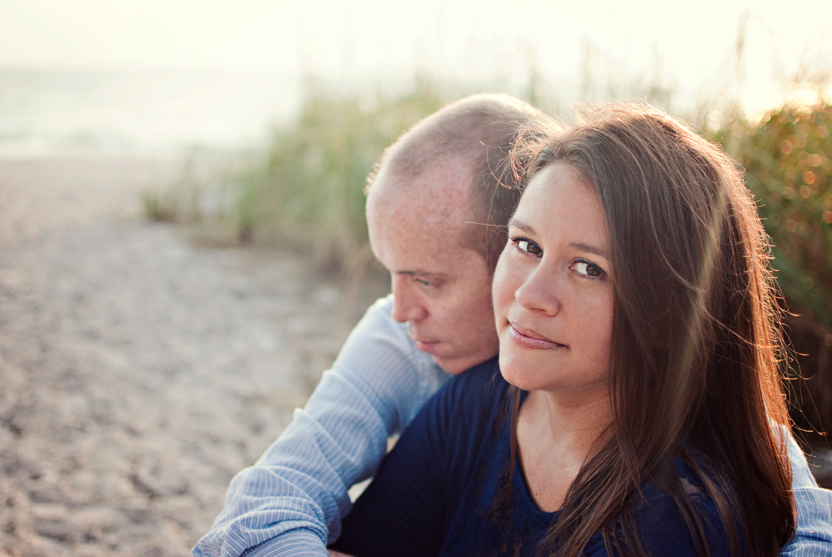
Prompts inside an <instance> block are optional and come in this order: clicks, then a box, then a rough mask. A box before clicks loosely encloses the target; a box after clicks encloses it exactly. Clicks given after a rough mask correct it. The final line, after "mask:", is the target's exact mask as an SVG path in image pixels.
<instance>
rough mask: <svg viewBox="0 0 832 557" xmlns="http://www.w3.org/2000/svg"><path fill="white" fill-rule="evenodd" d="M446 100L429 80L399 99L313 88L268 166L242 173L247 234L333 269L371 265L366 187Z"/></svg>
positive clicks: (241, 212)
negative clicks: (397, 145) (393, 150)
mask: <svg viewBox="0 0 832 557" xmlns="http://www.w3.org/2000/svg"><path fill="white" fill-rule="evenodd" d="M446 100H447V99H445V98H443V97H442V96H441V95H440V94H439V92H438V91H437V89H436V88H435V87H434V86H433V85H432V84H431V83H430V82H428V81H426V80H418V81H417V84H416V86H415V88H414V90H413V91H411V92H408V93H405V94H402V95H400V96H397V97H394V98H387V97H384V96H382V95H380V94H377V95H375V96H373V97H370V98H366V97H361V96H359V95H349V94H342V95H338V94H334V93H332V91H327V90H325V89H323V88H320V87H318V88H314V87H313V89H312V90H311V91H310V93H309V94H308V95H307V96H306V101H305V103H304V105H303V107H302V109H301V113H300V115H299V116H298V118H297V120H296V121H295V123H294V124H292V125H291V126H288V127H286V128H283V129H279V130H277V131H276V132H275V133H274V136H273V139H272V143H271V145H270V147H269V149H268V151H267V153H266V155H265V157H263V159H262V160H260V161H259V162H258V163H256V164H254V165H252V166H250V167H249V168H247V169H244V170H243V171H242V172H240V173H239V174H238V175H237V179H238V180H237V183H238V184H239V191H238V194H237V203H236V210H235V213H234V218H235V220H236V224H237V227H238V230H239V232H240V236H241V237H242V238H244V239H253V240H255V241H260V242H272V241H274V240H276V239H277V240H281V241H283V242H292V243H293V244H295V245H296V246H298V247H299V248H303V249H309V250H311V252H312V253H313V254H314V256H315V257H316V258H317V260H318V261H319V262H321V263H323V264H325V265H327V266H341V265H342V264H343V263H344V262H349V263H351V264H352V263H354V262H355V260H356V258H357V259H360V260H364V259H369V258H370V254H369V250H368V249H367V231H366V226H365V221H364V185H365V183H366V180H367V176H368V174H369V173H370V172H371V171H372V169H373V165H374V164H375V163H376V162H377V161H378V160H379V158H380V157H381V154H382V153H383V152H384V149H385V148H386V147H387V146H388V145H390V144H391V143H392V142H393V141H394V140H395V139H396V138H397V137H398V136H399V135H400V134H401V133H402V132H403V131H404V130H406V129H407V128H408V127H410V126H411V125H412V124H414V123H416V122H417V121H418V120H420V119H421V118H423V117H424V116H426V115H428V114H430V113H432V112H435V111H436V110H438V109H439V108H440V107H441V106H442V105H443V104H444V103H445V102H446Z"/></svg>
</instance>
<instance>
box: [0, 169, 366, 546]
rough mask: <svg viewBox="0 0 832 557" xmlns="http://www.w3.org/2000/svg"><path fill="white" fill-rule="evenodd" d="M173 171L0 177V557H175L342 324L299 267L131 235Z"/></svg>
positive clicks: (167, 235) (147, 232)
mask: <svg viewBox="0 0 832 557" xmlns="http://www.w3.org/2000/svg"><path fill="white" fill-rule="evenodd" d="M178 169H179V163H176V162H164V161H155V160H137V159H77V158H76V159H60V158H53V159H30V160H25V159H20V160H10V159H6V160H0V200H2V202H0V369H2V379H3V380H2V382H0V468H1V469H2V473H0V554H4V555H11V556H49V557H53V556H69V555H72V556H104V555H106V556H131V557H135V556H157V557H162V556H169V555H170V556H173V555H178V556H182V555H189V554H190V548H191V546H192V545H193V544H194V543H195V542H196V540H197V539H198V538H199V536H200V535H202V534H203V533H204V532H205V531H207V529H208V528H209V526H210V524H211V522H212V520H213V518H214V517H215V516H216V514H217V513H218V512H219V510H220V508H221V506H222V500H223V496H224V493H225V489H226V487H227V485H228V482H229V480H230V478H231V477H232V475H233V474H234V473H235V472H237V471H238V470H240V469H241V468H243V467H244V466H246V465H248V464H250V463H252V462H253V461H254V460H255V459H256V458H257V457H258V456H259V455H260V453H261V452H262V451H263V450H264V449H265V448H266V447H267V446H268V444H269V443H270V442H271V441H272V440H273V439H274V438H275V437H276V436H277V435H278V434H279V433H280V431H281V430H282V429H283V427H285V425H286V424H287V423H288V421H289V420H290V418H291V411H292V409H293V408H295V407H297V406H299V405H302V404H303V403H304V401H305V400H306V398H307V397H308V395H309V393H310V392H311V390H312V388H313V387H314V385H315V384H316V383H317V381H318V378H319V377H320V374H321V372H322V371H323V370H324V369H325V368H326V367H327V366H328V365H329V364H330V363H331V361H332V359H333V358H334V356H335V354H336V353H337V350H338V348H339V347H340V345H341V343H342V342H343V339H344V338H345V336H346V333H347V332H348V331H349V329H350V327H351V326H352V323H353V322H354V320H355V318H356V307H355V305H353V306H352V308H351V310H349V311H347V310H344V308H343V303H342V302H341V295H340V292H339V289H338V288H337V287H336V286H335V285H334V284H333V283H332V282H330V281H327V280H325V279H323V278H321V277H318V276H316V272H315V269H314V268H312V267H311V265H310V263H309V262H308V260H306V259H304V258H302V257H300V256H299V255H297V254H294V253H291V252H288V251H286V252H281V251H266V250H254V249H240V248H235V249H210V248H204V247H198V246H197V245H195V244H194V243H193V242H189V241H187V239H185V238H183V233H182V230H181V229H178V228H177V227H174V226H171V225H165V224H153V223H148V222H146V221H144V220H143V219H142V218H141V214H140V201H139V193H138V192H139V191H141V190H142V188H145V187H147V186H148V185H152V184H157V183H160V181H161V182H162V183H163V182H164V181H165V180H169V179H170V177H171V176H173V175H174V173H175V172H177V171H178ZM363 302H364V301H363V300H362V302H361V303H363Z"/></svg>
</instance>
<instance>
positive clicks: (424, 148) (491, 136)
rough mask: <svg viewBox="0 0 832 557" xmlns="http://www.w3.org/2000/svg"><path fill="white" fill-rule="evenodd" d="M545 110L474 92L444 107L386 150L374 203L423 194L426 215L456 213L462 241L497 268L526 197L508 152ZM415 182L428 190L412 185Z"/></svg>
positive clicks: (373, 182)
mask: <svg viewBox="0 0 832 557" xmlns="http://www.w3.org/2000/svg"><path fill="white" fill-rule="evenodd" d="M541 115H542V113H541V112H540V111H538V110H537V109H535V108H533V107H532V106H530V105H528V104H526V103H524V102H523V101H520V100H518V99H515V98H513V97H510V96H508V95H474V96H470V97H466V98H464V99H462V100H459V101H457V102H454V103H452V104H450V105H448V106H446V107H444V108H443V109H441V110H439V111H438V112H436V113H434V114H432V115H431V116H428V117H427V118H425V119H423V120H422V121H420V122H419V123H418V124H416V125H415V126H414V127H413V128H411V129H410V130H409V131H408V132H407V133H405V134H404V135H403V136H401V137H400V138H399V139H398V140H397V141H396V142H395V143H394V144H393V145H392V146H391V147H390V148H388V149H387V151H386V152H385V154H384V157H383V158H382V160H381V164H380V169H379V172H378V174H377V175H376V176H375V177H371V181H370V185H369V186H368V195H370V198H371V199H370V201H371V202H380V201H383V200H385V199H386V200H388V201H389V200H392V199H391V197H389V196H394V197H398V194H403V195H404V196H405V197H408V198H410V199H411V200H413V199H418V196H419V195H421V196H422V198H423V199H422V203H419V204H418V206H419V207H421V208H423V209H424V210H425V211H427V212H426V213H425V217H426V219H428V220H432V218H434V217H435V218H453V219H457V222H458V225H459V227H461V228H458V227H455V226H454V225H453V223H452V222H449V221H448V220H445V223H446V226H449V229H453V230H455V231H461V235H460V237H459V238H458V241H459V243H460V245H462V246H463V247H467V248H470V249H472V250H474V251H476V252H477V253H479V254H480V255H482V257H483V258H485V260H486V264H487V267H488V269H489V270H490V271H493V270H494V266H495V265H496V264H497V258H498V257H499V254H500V251H501V250H502V248H503V245H504V244H505V240H506V238H505V234H506V232H505V226H506V224H507V223H508V219H509V218H510V217H511V214H512V212H513V211H514V208H515V207H516V205H517V201H518V200H519V193H518V192H517V190H516V189H513V188H511V186H513V185H514V184H513V178H514V177H513V174H512V173H511V172H507V171H506V163H507V155H508V152H509V150H510V149H511V146H512V144H513V142H514V139H515V138H516V136H517V132H518V131H519V130H520V129H521V128H522V127H523V126H524V125H525V124H526V123H528V122H529V120H534V119H537V118H539V117H540V116H541ZM382 178H383V179H382ZM501 183H502V184H504V185H505V186H509V187H503V186H502V185H501ZM416 187H420V188H425V187H427V189H423V190H422V191H420V192H414V191H408V190H412V189H413V188H416ZM374 190H375V191H374ZM382 190H383V191H382ZM373 198H374V199H373ZM460 202H461V203H460ZM419 207H414V210H417V209H418V208H419ZM459 211H463V212H461V213H460V212H459ZM460 217H461V218H460ZM463 223H472V224H465V225H464V226H463Z"/></svg>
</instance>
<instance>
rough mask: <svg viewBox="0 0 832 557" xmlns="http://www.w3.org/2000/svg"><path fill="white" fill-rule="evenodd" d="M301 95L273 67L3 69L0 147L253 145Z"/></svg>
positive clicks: (88, 152) (159, 149) (58, 151)
mask: <svg viewBox="0 0 832 557" xmlns="http://www.w3.org/2000/svg"><path fill="white" fill-rule="evenodd" d="M299 103H300V84H299V79H298V78H296V77H289V76H281V75H274V74H254V73H208V72H176V71H149V70H148V71H138V70H137V71H43V70H0V157H39V156H53V155H82V156H104V155H140V156H161V157H168V156H171V157H176V156H179V155H181V154H182V153H183V152H185V151H187V150H191V149H194V148H202V149H218V150H238V149H246V148H249V147H256V146H257V145H262V144H263V142H264V141H265V139H266V137H267V136H268V133H269V131H270V130H271V129H272V128H273V127H274V126H276V125H279V124H280V123H281V122H285V121H286V120H287V119H289V118H291V117H292V116H293V115H294V114H295V113H296V112H297V110H298V107H299Z"/></svg>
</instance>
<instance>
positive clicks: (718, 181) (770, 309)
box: [513, 105, 795, 556]
mask: <svg viewBox="0 0 832 557" xmlns="http://www.w3.org/2000/svg"><path fill="white" fill-rule="evenodd" d="M545 128H546V126H545V124H543V125H539V126H538V127H536V128H534V129H532V130H530V132H529V133H528V134H527V135H526V137H527V139H526V140H525V141H524V142H523V143H522V144H521V145H520V146H518V148H517V149H515V152H514V153H513V161H514V164H515V165H516V166H517V167H519V168H523V171H524V172H525V173H526V176H525V178H526V180H528V179H529V178H531V177H532V176H533V175H534V174H536V173H537V172H539V171H540V170H541V169H543V168H545V167H546V166H548V165H550V164H553V163H555V162H564V163H567V164H569V165H571V166H572V167H573V168H575V169H577V170H578V171H580V172H581V173H583V175H584V176H585V177H586V179H587V183H589V184H591V185H592V187H593V188H594V191H595V192H596V194H597V195H598V198H599V200H600V203H601V205H602V207H603V210H604V213H605V216H606V219H607V226H608V230H609V234H610V248H611V249H610V251H611V257H612V264H613V268H614V269H615V273H614V277H613V281H614V282H613V284H614V289H615V302H614V316H613V339H612V349H611V363H610V370H611V372H610V373H611V381H610V390H611V398H612V400H613V415H614V422H613V425H612V428H613V432H614V433H613V437H612V439H611V441H610V442H609V443H607V444H606V445H605V446H604V447H603V448H602V449H601V450H600V452H599V453H597V454H596V455H595V456H594V457H593V458H591V459H590V460H588V461H587V462H586V463H585V464H584V466H583V467H582V469H581V471H580V472H579V473H578V475H577V477H576V479H575V481H574V482H573V484H572V486H571V487H570V489H569V492H568V493H567V496H566V499H565V502H564V505H563V510H562V513H561V515H560V517H559V519H558V521H557V523H556V524H555V525H554V526H553V527H552V528H551V529H550V530H549V532H548V533H547V535H546V537H545V539H544V541H543V542H542V546H541V551H542V552H545V553H546V554H557V555H569V556H571V555H577V554H580V553H581V552H582V551H583V549H584V547H585V546H586V544H587V542H588V541H589V539H590V538H591V537H592V535H593V534H595V533H596V532H598V531H599V530H600V531H601V532H602V533H603V536H604V541H605V544H606V545H607V548H608V550H611V552H612V550H618V551H622V550H625V551H626V553H627V554H642V553H643V550H642V547H641V544H640V542H639V537H638V533H637V532H636V527H635V524H634V522H633V520H632V517H631V516H630V512H629V511H628V509H629V508H632V504H633V503H634V501H635V497H636V495H637V493H638V492H639V487H640V486H641V485H642V484H643V483H644V482H645V481H647V480H653V481H656V482H658V483H659V485H660V486H662V487H663V488H664V489H666V490H667V491H668V492H669V493H670V494H671V496H672V497H673V498H674V500H675V501H676V503H677V505H678V506H679V508H680V511H681V512H682V515H683V516H684V517H685V520H686V522H687V524H688V527H689V528H690V530H691V534H692V536H693V539H694V540H695V543H697V544H698V546H699V547H698V551H699V553H700V554H707V546H706V543H705V539H704V535H703V531H704V530H703V528H702V525H701V524H700V522H699V521H698V519H697V517H696V514H695V512H694V506H693V503H692V501H691V498H690V494H689V493H687V492H686V489H685V486H683V485H682V484H681V482H680V481H679V478H678V475H677V474H676V472H675V467H674V462H675V459H677V458H681V459H682V460H683V461H684V462H685V463H686V464H687V465H688V466H689V467H690V469H691V470H692V471H693V472H694V474H695V475H696V476H697V477H698V478H699V479H700V480H701V482H702V484H703V486H704V489H705V491H706V492H707V495H708V496H709V497H710V498H711V499H712V500H713V501H714V503H715V505H716V507H717V509H718V511H719V514H720V517H721V521H722V523H723V525H724V527H725V530H726V532H727V533H728V536H729V541H730V544H731V548H732V554H734V555H739V554H740V553H741V550H740V548H741V545H742V547H744V549H745V552H747V553H748V554H750V555H776V554H777V553H778V552H779V548H780V546H781V545H783V544H784V543H785V542H786V541H787V540H788V539H789V538H790V537H791V536H792V535H793V532H794V521H795V518H794V503H793V500H792V498H791V495H790V488H791V468H790V466H789V462H788V458H787V456H786V442H787V435H788V431H789V420H788V414H787V410H786V404H785V396H784V393H783V390H782V385H781V379H780V365H781V362H782V358H783V354H784V341H783V335H782V332H781V326H780V319H781V316H780V310H779V309H778V308H779V306H778V304H777V291H776V289H775V284H774V281H773V278H772V275H771V271H770V267H769V260H770V257H769V246H768V238H767V236H766V235H765V232H764V230H763V227H762V224H761V222H760V219H759V217H758V216H757V212H756V206H755V204H754V200H753V198H752V195H751V194H750V192H749V191H748V189H747V188H746V187H745V185H744V183H743V180H742V174H741V173H740V172H739V171H738V170H737V169H736V167H735V165H734V163H733V161H732V160H731V159H730V158H729V157H728V156H727V155H725V153H724V152H723V151H722V150H721V149H720V148H719V147H717V146H715V145H713V144H711V143H709V142H708V141H706V140H704V139H702V138H701V137H700V136H699V135H697V134H696V133H695V132H694V131H693V130H692V129H690V128H689V127H688V126H687V125H685V124H683V123H681V122H679V121H677V120H675V119H673V118H671V117H670V116H668V115H666V114H664V113H661V112H660V111H658V110H656V109H653V108H651V107H646V106H635V105H611V106H608V107H605V108H602V109H599V110H594V111H590V112H588V113H587V114H586V115H585V116H584V117H583V119H582V120H581V121H580V122H579V124H578V125H577V126H576V127H574V128H573V129H571V130H569V131H567V132H562V131H561V130H560V128H558V127H553V128H552V129H553V132H552V133H548V132H547V131H546V129H545Z"/></svg>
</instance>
